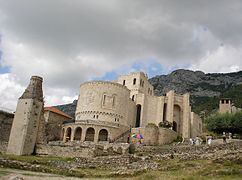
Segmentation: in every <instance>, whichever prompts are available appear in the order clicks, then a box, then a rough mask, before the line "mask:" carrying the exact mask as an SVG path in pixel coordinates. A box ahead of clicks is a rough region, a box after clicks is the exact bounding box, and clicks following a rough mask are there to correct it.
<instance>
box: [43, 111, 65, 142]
mask: <svg viewBox="0 0 242 180" xmlns="http://www.w3.org/2000/svg"><path fill="white" fill-rule="evenodd" d="M44 116H45V121H47V120H48V121H47V122H46V123H45V127H46V138H47V141H59V140H62V137H61V130H62V124H63V122H65V121H68V120H70V119H69V118H66V117H65V116H62V115H58V114H56V113H53V112H51V111H45V113H44Z"/></svg>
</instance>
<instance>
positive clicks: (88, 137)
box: [85, 127, 95, 141]
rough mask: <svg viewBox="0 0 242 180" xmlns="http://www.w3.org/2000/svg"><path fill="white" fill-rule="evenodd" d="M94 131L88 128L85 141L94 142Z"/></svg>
mask: <svg viewBox="0 0 242 180" xmlns="http://www.w3.org/2000/svg"><path fill="white" fill-rule="evenodd" d="M94 135H95V130H94V129H93V128H91V127H90V128H88V129H87V132H86V137H85V141H94Z"/></svg>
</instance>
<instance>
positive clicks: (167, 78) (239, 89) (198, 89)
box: [149, 69, 242, 113]
mask: <svg viewBox="0 0 242 180" xmlns="http://www.w3.org/2000/svg"><path fill="white" fill-rule="evenodd" d="M149 82H150V83H151V84H152V85H153V86H154V90H155V94H156V95H158V96H160V95H165V94H166V93H167V92H168V91H169V90H172V89H173V90H175V92H176V93H178V94H184V93H187V92H189V93H190V95H191V104H192V107H193V111H195V112H196V113H200V112H201V111H207V112H208V113H209V112H211V111H214V110H215V109H216V108H218V103H219V99H220V98H221V97H229V98H232V101H233V102H234V103H235V106H237V107H241V106H242V103H241V102H242V97H241V94H242V71H239V72H234V73H208V74H205V73H204V72H202V71H190V70H184V69H178V70H175V71H173V72H172V73H170V74H168V75H159V76H155V77H153V78H151V79H149Z"/></svg>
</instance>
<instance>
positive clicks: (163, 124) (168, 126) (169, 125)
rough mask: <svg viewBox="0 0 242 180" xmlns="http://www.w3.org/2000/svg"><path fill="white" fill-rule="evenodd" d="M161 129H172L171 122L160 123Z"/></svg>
mask: <svg viewBox="0 0 242 180" xmlns="http://www.w3.org/2000/svg"><path fill="white" fill-rule="evenodd" d="M159 127H163V128H171V127H172V123H170V122H169V121H162V122H160V123H159Z"/></svg>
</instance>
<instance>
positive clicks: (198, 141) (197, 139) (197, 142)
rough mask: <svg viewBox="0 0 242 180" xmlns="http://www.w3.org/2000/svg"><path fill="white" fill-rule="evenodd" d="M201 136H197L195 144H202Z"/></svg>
mask: <svg viewBox="0 0 242 180" xmlns="http://www.w3.org/2000/svg"><path fill="white" fill-rule="evenodd" d="M201 142H202V141H201V138H200V137H198V136H196V139H195V145H200V144H201Z"/></svg>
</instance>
